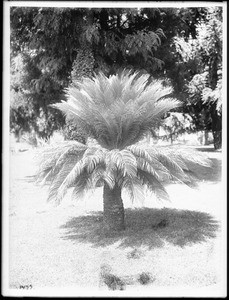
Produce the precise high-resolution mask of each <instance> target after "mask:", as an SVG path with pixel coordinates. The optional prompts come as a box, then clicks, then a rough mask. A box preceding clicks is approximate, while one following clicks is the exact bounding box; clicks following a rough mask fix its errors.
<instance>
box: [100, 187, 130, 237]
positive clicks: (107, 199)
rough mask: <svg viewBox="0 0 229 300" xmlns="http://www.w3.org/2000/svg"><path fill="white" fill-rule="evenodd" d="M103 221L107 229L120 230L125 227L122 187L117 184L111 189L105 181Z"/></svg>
mask: <svg viewBox="0 0 229 300" xmlns="http://www.w3.org/2000/svg"><path fill="white" fill-rule="evenodd" d="M103 222H104V229H105V231H120V230H124V229H125V220H124V207H123V201H122V198H121V188H120V187H118V186H117V185H115V186H114V188H113V189H110V187H109V186H108V184H107V183H104V189H103Z"/></svg>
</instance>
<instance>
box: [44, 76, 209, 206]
mask: <svg viewBox="0 0 229 300" xmlns="http://www.w3.org/2000/svg"><path fill="white" fill-rule="evenodd" d="M148 78H149V75H142V76H137V73H133V74H131V73H130V72H123V73H121V74H120V75H116V76H114V75H112V76H109V77H106V76H105V75H104V74H102V73H100V74H99V75H97V76H96V77H94V78H92V79H88V78H85V79H84V80H83V81H79V82H78V83H77V86H78V88H76V86H73V87H69V88H68V92H67V98H68V100H67V102H62V103H57V104H55V105H54V106H55V107H56V108H58V109H60V110H61V111H62V112H64V113H65V114H67V115H70V116H71V117H72V118H73V119H76V120H77V121H79V122H80V124H81V125H82V126H83V128H85V129H86V130H87V132H88V133H89V135H90V136H92V137H93V138H94V139H95V141H96V143H92V144H88V145H83V144H81V143H78V142H76V141H69V142H64V143H63V144H59V145H56V146H54V147H53V146H49V147H46V148H45V149H43V151H42V152H43V154H42V155H41V156H40V155H39V159H40V164H39V165H40V178H43V179H44V181H46V182H48V183H50V184H51V188H50V194H49V200H55V201H57V202H58V203H59V202H60V201H61V199H62V198H63V197H64V195H65V193H66V191H67V189H68V188H73V198H78V197H80V196H81V195H82V193H84V192H85V191H86V190H88V189H91V188H95V187H96V186H97V184H98V183H100V184H101V183H102V185H103V184H106V185H107V186H108V187H109V189H110V190H111V191H112V190H113V189H115V187H117V186H118V187H119V188H120V189H122V188H125V189H127V190H128V191H129V193H130V196H131V198H132V199H136V198H138V199H139V198H140V199H143V196H144V193H143V186H144V185H146V186H147V187H148V188H149V189H150V190H151V191H153V192H155V194H156V195H157V197H158V198H159V199H168V194H167V192H166V190H165V188H164V186H163V181H165V180H169V181H170V180H172V181H175V182H177V181H178V182H183V183H186V184H188V185H189V184H191V183H192V176H191V175H190V174H191V173H190V170H191V169H192V166H193V165H195V164H200V165H203V166H209V161H208V160H206V159H205V157H204V156H203V155H202V154H201V153H199V152H197V151H194V150H192V149H182V148H180V147H179V148H177V147H175V148H171V147H152V146H151V147H148V148H147V147H146V146H145V145H141V144H140V143H138V142H139V141H140V140H141V139H142V137H143V135H144V133H145V132H146V131H147V130H148V129H149V128H152V127H155V126H158V124H159V123H160V122H161V119H162V117H163V116H164V114H165V113H166V112H168V110H171V109H173V108H175V107H177V106H179V105H180V103H179V102H178V101H177V100H175V99H171V98H170V97H169V95H170V94H171V88H170V87H164V86H163V84H162V82H160V81H153V82H151V83H150V84H147V80H148ZM136 112H137V113H136Z"/></svg>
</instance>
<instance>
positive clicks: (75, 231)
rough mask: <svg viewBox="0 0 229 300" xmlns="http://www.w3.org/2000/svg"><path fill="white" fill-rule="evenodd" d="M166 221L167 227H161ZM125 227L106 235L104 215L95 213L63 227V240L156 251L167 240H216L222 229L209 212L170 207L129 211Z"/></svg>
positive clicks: (182, 242)
mask: <svg viewBox="0 0 229 300" xmlns="http://www.w3.org/2000/svg"><path fill="white" fill-rule="evenodd" d="M164 221H166V222H164ZM163 222H164V223H165V224H164V226H160V224H163ZM158 224H159V226H158ZM126 225H127V226H126V227H127V228H126V230H125V231H123V232H120V233H110V234H105V233H104V232H103V218H102V213H101V212H94V213H92V214H91V215H87V216H79V217H74V218H72V219H71V220H70V221H68V222H67V223H66V224H64V225H62V226H61V229H62V238H63V239H68V240H71V241H73V242H75V243H78V242H84V243H90V244H92V246H94V247H106V246H108V245H111V244H113V243H115V242H120V245H119V247H121V248H122V247H135V248H136V247H140V246H148V247H149V248H153V247H162V246H163V244H164V241H167V242H169V243H172V244H173V245H175V246H180V247H183V246H185V245H190V244H193V243H199V242H203V241H205V240H206V239H207V238H214V237H215V236H216V232H217V230H218V229H219V224H218V222H217V221H216V220H215V219H214V218H213V217H212V216H211V215H209V214H207V213H203V212H198V211H190V210H177V209H169V208H164V209H155V208H153V209H152V208H141V209H127V210H126Z"/></svg>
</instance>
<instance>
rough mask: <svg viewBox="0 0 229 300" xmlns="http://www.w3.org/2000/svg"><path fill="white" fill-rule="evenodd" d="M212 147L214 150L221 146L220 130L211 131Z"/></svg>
mask: <svg viewBox="0 0 229 300" xmlns="http://www.w3.org/2000/svg"><path fill="white" fill-rule="evenodd" d="M212 134H213V139H214V148H215V150H218V149H221V148H222V131H213V132H212Z"/></svg>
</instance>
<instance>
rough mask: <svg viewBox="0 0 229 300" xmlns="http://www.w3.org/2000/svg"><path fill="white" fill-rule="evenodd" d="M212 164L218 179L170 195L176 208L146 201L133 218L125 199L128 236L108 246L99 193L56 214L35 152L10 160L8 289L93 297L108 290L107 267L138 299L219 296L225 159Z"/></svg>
mask: <svg viewBox="0 0 229 300" xmlns="http://www.w3.org/2000/svg"><path fill="white" fill-rule="evenodd" d="M212 158H213V159H215V169H214V170H215V171H214V172H215V173H214V174H205V179H206V180H205V181H203V182H201V184H200V187H199V190H191V189H189V188H187V187H183V186H177V185H176V186H174V185H170V186H168V187H167V189H168V191H169V193H170V195H171V203H159V202H157V201H156V200H155V199H154V198H153V197H152V195H148V196H147V198H146V201H145V203H144V206H145V207H146V208H147V209H144V208H142V209H140V211H139V210H137V209H135V210H133V209H132V210H131V209H130V208H131V207H132V205H131V203H130V202H129V201H128V199H127V198H126V197H125V195H124V202H125V207H126V208H127V213H126V214H127V222H128V224H129V229H128V230H127V231H126V232H125V233H124V234H123V235H121V236H114V237H110V238H107V237H105V236H103V235H102V234H101V233H100V231H99V230H100V229H101V213H102V203H101V199H102V198H101V195H102V194H101V193H102V191H101V190H99V189H98V191H96V193H94V194H91V195H88V196H87V197H86V198H85V199H84V201H83V200H81V201H79V202H76V203H72V202H70V201H69V197H66V199H65V201H64V202H63V203H62V204H61V205H60V206H58V207H52V205H48V204H47V203H46V197H47V188H46V187H45V188H41V187H40V186H38V185H36V184H34V182H33V178H32V176H33V175H34V172H35V168H34V163H33V151H32V150H29V151H26V152H21V153H20V152H19V153H13V154H11V157H10V166H11V168H10V201H9V214H10V217H9V218H10V219H9V222H10V227H9V229H10V232H9V237H10V247H9V267H10V268H9V271H10V278H9V282H10V288H12V289H15V288H16V289H18V288H20V287H22V286H29V287H32V290H36V289H40V288H55V289H56V288H71V289H73V290H74V293H75V294H78V293H79V288H80V287H81V288H83V287H85V288H86V291H87V292H89V293H90V291H93V290H94V289H96V290H103V289H105V290H107V287H106V285H105V284H104V282H101V274H102V272H101V270H102V269H101V268H103V266H104V265H106V266H108V267H109V268H110V270H111V272H112V274H116V275H117V276H118V277H119V278H124V279H125V278H128V280H129V283H126V285H125V291H123V293H125V292H128V291H129V292H131V291H132V290H133V289H137V291H139V292H140V293H141V295H143V294H144V291H145V292H146V293H150V295H153V294H155V293H157V292H163V291H164V292H165V288H166V291H168V290H169V288H172V289H175V290H177V289H179V288H180V289H182V290H183V289H184V290H186V291H189V290H190V289H197V288H205V289H207V290H209V289H210V290H211V291H213V293H214V292H217V291H218V289H219V286H220V284H221V283H222V278H221V273H222V269H221V267H222V255H221V254H222V251H223V244H222V231H221V227H220V220H221V219H222V215H223V206H222V200H223V197H224V195H223V194H222V183H221V181H219V178H218V176H219V172H220V168H221V166H220V163H221V157H220V153H212ZM202 175H203V174H202ZM213 175H214V176H213ZM211 177H212V178H211ZM202 178H204V177H203V176H202ZM209 178H210V180H209ZM217 180H218V181H217ZM136 207H137V208H138V207H140V204H139V205H136ZM128 208H129V209H128ZM132 208H133V207H132ZM209 214H210V215H209ZM168 215H169V226H168V227H166V228H164V229H163V228H162V229H160V230H158V231H152V224H156V220H160V219H162V218H163V217H164V216H168ZM134 251H135V252H134ZM133 253H138V255H137V257H135V256H134V254H133ZM143 273H148V274H150V278H151V280H150V282H149V284H143V283H142V282H141V281H140V280H139V276H140V275H141V274H143ZM124 279H123V280H124ZM142 293H143V294H142ZM135 294H136V292H135ZM183 294H185V291H184V293H183Z"/></svg>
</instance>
